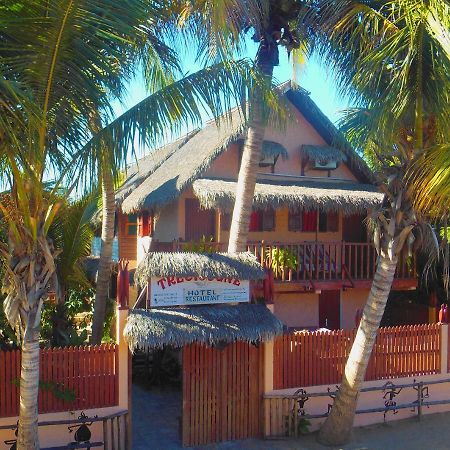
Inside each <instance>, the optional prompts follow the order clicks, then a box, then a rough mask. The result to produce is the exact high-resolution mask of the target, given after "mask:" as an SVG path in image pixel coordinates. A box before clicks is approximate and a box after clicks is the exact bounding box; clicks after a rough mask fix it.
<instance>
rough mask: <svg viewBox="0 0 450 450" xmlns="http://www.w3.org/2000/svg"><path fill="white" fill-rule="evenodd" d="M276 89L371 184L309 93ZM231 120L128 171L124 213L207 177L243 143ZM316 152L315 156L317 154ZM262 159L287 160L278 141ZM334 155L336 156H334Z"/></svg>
mask: <svg viewBox="0 0 450 450" xmlns="http://www.w3.org/2000/svg"><path fill="white" fill-rule="evenodd" d="M280 90H282V91H287V92H286V94H285V95H286V96H287V98H288V99H289V100H290V101H291V103H292V104H293V105H294V106H295V107H296V108H297V109H298V110H299V111H300V112H301V114H302V115H303V116H304V117H305V118H306V120H307V121H308V122H310V123H311V125H312V126H313V127H314V128H315V129H316V130H317V131H318V133H319V134H320V135H321V136H322V138H323V139H324V140H325V142H326V143H327V146H328V147H332V148H336V149H337V148H339V150H340V151H341V152H342V153H343V154H344V155H345V160H346V163H347V164H348V165H349V167H350V169H351V170H352V172H353V173H354V174H355V175H356V177H357V178H358V180H359V181H361V182H363V183H372V182H373V181H374V178H373V175H372V173H371V172H370V170H369V169H368V167H367V166H366V164H365V163H364V161H363V160H362V158H360V157H359V156H358V154H357V153H356V152H355V151H354V150H353V149H352V148H351V146H350V145H349V144H348V142H347V141H346V140H345V139H344V138H343V136H342V135H341V134H340V133H339V131H338V130H337V129H336V127H335V126H334V125H333V124H332V123H331V122H330V120H329V119H328V118H327V117H326V116H325V115H324V114H323V113H322V112H321V111H320V109H319V108H318V107H317V105H316V104H315V103H314V102H313V101H312V100H311V98H310V97H309V94H308V92H306V91H305V90H304V89H300V88H291V89H289V87H288V85H287V84H286V85H283V86H282V87H280ZM231 118H232V120H231V122H230V121H223V122H222V123H221V124H220V127H218V126H217V124H216V123H215V122H209V123H207V124H206V125H205V127H204V128H203V129H201V130H199V131H198V130H196V131H194V132H192V133H190V134H189V135H188V136H186V137H184V138H182V139H179V140H177V141H175V142H173V143H171V144H169V145H167V146H165V147H162V148H160V149H158V150H155V151H154V152H152V153H151V154H150V155H149V156H147V157H145V158H143V159H141V160H140V161H139V162H138V164H137V165H135V166H133V167H132V168H131V169H130V171H129V176H128V178H127V180H126V181H125V183H124V184H123V186H122V187H121V188H120V189H119V190H118V191H117V195H116V202H117V204H118V205H119V206H120V207H121V208H122V211H123V212H124V213H125V214H129V213H134V212H137V211H139V210H154V209H158V208H160V207H163V206H165V205H167V204H169V203H170V202H172V201H173V200H175V199H176V198H178V197H179V196H180V195H181V194H182V193H183V192H184V191H185V190H186V189H187V188H188V187H189V186H190V185H191V184H192V183H193V182H194V181H195V180H196V179H198V178H200V177H201V176H203V175H204V174H205V172H206V171H207V170H208V168H209V167H210V165H211V164H212V162H213V161H214V160H215V159H216V158H217V157H218V156H219V155H220V154H221V153H222V152H223V151H224V150H225V149H226V148H227V146H228V145H229V144H230V143H232V142H236V141H237V140H238V139H242V135H243V132H244V131H245V126H244V125H245V124H244V119H243V118H242V117H241V115H240V114H239V111H238V110H234V111H232V112H231ZM315 151H316V153H317V152H318V151H319V150H317V149H316V150H315ZM322 152H324V149H322ZM342 153H341V154H342ZM263 154H264V156H266V157H267V156H272V155H274V154H277V155H280V156H281V157H284V158H285V157H286V156H287V151H286V149H285V148H284V147H283V146H281V145H280V144H278V143H276V142H271V141H264V144H263ZM333 154H334V155H336V154H337V152H336V153H333ZM336 157H337V156H335V158H336ZM334 160H336V159H334Z"/></svg>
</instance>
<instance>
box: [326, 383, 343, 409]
mask: <svg viewBox="0 0 450 450" xmlns="http://www.w3.org/2000/svg"><path fill="white" fill-rule="evenodd" d="M339 388H340V387H339V386H338V385H336V390H335V391H334V392H331V389H330V388H327V391H328V396H329V397H330V398H331V400H333V403H334V399H335V398H336V395H337V394H338V392H339ZM333 403H328V408H327V414H330V411H331V408H332V407H333Z"/></svg>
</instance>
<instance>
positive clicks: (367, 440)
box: [132, 384, 450, 450]
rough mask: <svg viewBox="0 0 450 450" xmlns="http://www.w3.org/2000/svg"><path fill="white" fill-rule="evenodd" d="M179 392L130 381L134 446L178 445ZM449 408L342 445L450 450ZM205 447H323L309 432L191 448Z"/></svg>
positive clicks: (147, 449)
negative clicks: (285, 437) (293, 436)
mask: <svg viewBox="0 0 450 450" xmlns="http://www.w3.org/2000/svg"><path fill="white" fill-rule="evenodd" d="M181 401H182V400H181V392H180V391H175V390H157V389H153V390H147V389H145V388H144V387H142V386H139V385H136V384H134V385H133V404H132V411H133V412H132V420H133V450H180V449H182V448H183V447H182V446H181V440H180V435H179V430H180V419H181ZM449 424H450V413H441V414H431V415H427V416H424V417H423V418H422V421H420V422H419V421H418V420H417V419H416V418H413V419H408V420H402V421H396V422H388V423H386V424H380V425H373V426H369V427H363V428H356V429H355V432H354V439H353V441H352V442H351V443H350V444H348V445H345V446H342V447H336V448H339V449H342V450H449V449H450V426H449ZM196 448H199V449H204V450H213V449H214V450H241V449H242V450H259V449H261V450H269V449H273V450H278V449H279V450H291V449H292V450H294V449H295V450H325V449H331V448H332V447H324V446H322V445H319V444H318V443H317V442H316V435H315V434H311V435H308V436H304V437H302V438H300V439H298V440H276V441H267V440H266V441H264V440H258V439H248V440H245V441H233V442H225V443H222V444H215V445H208V446H202V447H196Z"/></svg>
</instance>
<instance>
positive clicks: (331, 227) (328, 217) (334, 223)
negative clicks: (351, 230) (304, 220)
mask: <svg viewBox="0 0 450 450" xmlns="http://www.w3.org/2000/svg"><path fill="white" fill-rule="evenodd" d="M338 230H339V214H338V213H336V212H328V213H327V212H320V214H319V232H321V233H324V232H327V231H329V232H336V231H338Z"/></svg>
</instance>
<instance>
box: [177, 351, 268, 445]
mask: <svg viewBox="0 0 450 450" xmlns="http://www.w3.org/2000/svg"><path fill="white" fill-rule="evenodd" d="M261 347H262V346H261ZM261 347H259V348H257V347H255V346H253V345H251V344H247V343H245V342H236V343H234V344H230V345H228V346H227V347H225V348H224V349H223V350H219V349H217V348H211V347H206V346H203V345H198V344H192V345H188V346H185V347H184V348H183V445H184V446H194V445H206V444H209V443H213V442H220V441H229V440H233V439H245V438H250V437H256V436H259V435H260V431H261V428H260V425H261V399H262V389H263V381H262V369H263V368H262V350H261Z"/></svg>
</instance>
